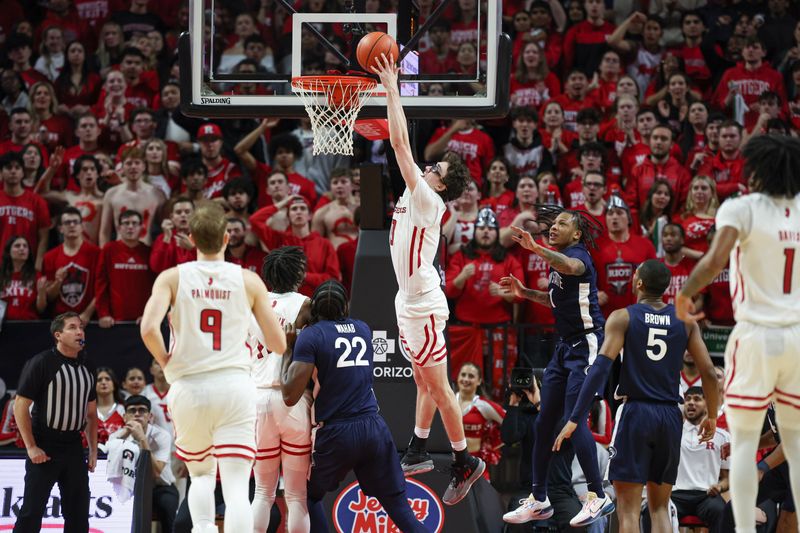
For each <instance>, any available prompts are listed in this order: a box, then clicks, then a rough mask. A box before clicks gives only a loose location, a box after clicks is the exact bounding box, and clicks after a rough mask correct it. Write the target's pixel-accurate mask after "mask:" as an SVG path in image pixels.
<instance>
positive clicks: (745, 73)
mask: <svg viewBox="0 0 800 533" xmlns="http://www.w3.org/2000/svg"><path fill="white" fill-rule="evenodd" d="M731 87H736V88H737V89H738V91H739V94H740V95H742V98H744V103H745V104H747V107H748V108H749V109H750V110H749V111H747V112H746V113H745V115H744V125H745V127H746V128H747V129H751V128H752V127H753V125H754V124H755V123H756V122H757V121H758V112H757V111H756V110H755V109H754V107H755V106H753V104H755V103H757V102H758V97H759V96H761V93H763V92H765V91H773V92H775V93H777V94H778V97H779V98H780V102H781V107H782V108H783V109H784V110H786V109H787V105H786V89H785V87H784V85H783V76H782V75H781V73H780V72H778V71H777V70H775V69H774V68H772V67H771V66H770V65H769V63H766V62H764V63H762V64H761V66H760V67H758V68H757V69H755V70H747V68H745V64H744V62H743V61H740V62H739V63H737V64H736V66H735V67H731V68H729V69H728V70H726V71H725V73H724V74H723V75H722V79H720V80H719V83H718V84H717V89H716V91H715V92H714V104H715V105H716V107H718V108H719V109H726V106H725V99H726V98H727V97H728V94H730V92H731ZM728 109H732V107H729V108H728Z"/></svg>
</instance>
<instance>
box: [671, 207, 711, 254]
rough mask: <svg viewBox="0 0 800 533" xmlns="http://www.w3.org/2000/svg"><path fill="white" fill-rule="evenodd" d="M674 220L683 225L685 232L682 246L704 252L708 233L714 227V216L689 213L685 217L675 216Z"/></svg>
mask: <svg viewBox="0 0 800 533" xmlns="http://www.w3.org/2000/svg"><path fill="white" fill-rule="evenodd" d="M674 221H675V222H677V223H678V224H680V225H681V226H683V231H684V233H685V234H686V238H685V240H684V243H683V244H684V246H686V247H687V248H691V249H692V250H697V251H698V252H703V253H706V252H707V251H708V246H709V244H710V243H709V242H708V233H709V232H710V231H711V228H713V227H714V218H713V217H711V218H700V217H698V216H696V215H690V216H688V217H686V218H683V217H680V216H676V217H675V219H674Z"/></svg>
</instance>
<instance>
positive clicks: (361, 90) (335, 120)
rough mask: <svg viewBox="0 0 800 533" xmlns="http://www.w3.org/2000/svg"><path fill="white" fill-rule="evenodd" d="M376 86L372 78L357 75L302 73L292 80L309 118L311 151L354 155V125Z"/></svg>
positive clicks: (293, 88) (293, 89)
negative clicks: (312, 74) (338, 75)
mask: <svg viewBox="0 0 800 533" xmlns="http://www.w3.org/2000/svg"><path fill="white" fill-rule="evenodd" d="M375 87H376V82H375V81H374V80H371V79H369V78H359V77H337V76H304V77H300V78H295V79H293V80H292V91H293V92H295V93H297V95H298V96H299V97H300V99H301V100H302V101H303V106H304V107H305V108H306V112H307V113H308V118H310V119H311V131H312V133H313V134H314V147H313V154H314V155H319V154H341V155H353V126H354V125H355V122H356V117H357V116H358V112H359V111H361V107H362V106H363V105H364V103H365V102H366V101H367V99H368V98H369V97H370V95H371V94H372V92H373V91H374V90H375Z"/></svg>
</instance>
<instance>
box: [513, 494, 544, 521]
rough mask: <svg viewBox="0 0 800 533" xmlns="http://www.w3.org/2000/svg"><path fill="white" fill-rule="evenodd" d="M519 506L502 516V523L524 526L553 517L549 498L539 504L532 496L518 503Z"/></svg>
mask: <svg viewBox="0 0 800 533" xmlns="http://www.w3.org/2000/svg"><path fill="white" fill-rule="evenodd" d="M519 503H520V506H519V507H517V508H516V509H514V510H513V511H509V512H507V513H506V514H504V515H503V522H507V523H509V524H524V523H526V522H530V521H531V520H547V519H548V518H550V517H551V516H553V506H552V505H550V498H545V499H544V501H542V502H540V501H538V500H537V499H536V498H534V497H533V494H531V495H530V496H528V497H527V498H525V499H524V500H520V501H519Z"/></svg>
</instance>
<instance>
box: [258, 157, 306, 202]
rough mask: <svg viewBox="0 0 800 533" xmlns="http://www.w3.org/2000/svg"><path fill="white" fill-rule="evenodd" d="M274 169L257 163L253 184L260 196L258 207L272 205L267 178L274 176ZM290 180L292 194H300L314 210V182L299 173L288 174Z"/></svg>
mask: <svg viewBox="0 0 800 533" xmlns="http://www.w3.org/2000/svg"><path fill="white" fill-rule="evenodd" d="M272 172H273V170H272V167H271V166H269V165H265V164H264V163H261V162H257V163H256V169H255V170H254V171H253V183H255V186H256V194H257V195H258V207H259V208H261V207H266V206H268V205H272V196H270V195H269V194H267V178H269V176H270V174H272ZM286 178H287V179H288V180H289V189H290V190H291V193H292V194H299V195H300V196H302V197H303V198H305V199H306V201H307V202H308V208H309V209H314V208H315V207H317V208H318V207H322V206H317V200H318V196H317V189H316V188H315V187H314V182H313V181H311V180H310V179H307V178H306V177H305V176H303V175H302V174H299V173H297V172H290V173H288V174H286Z"/></svg>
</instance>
